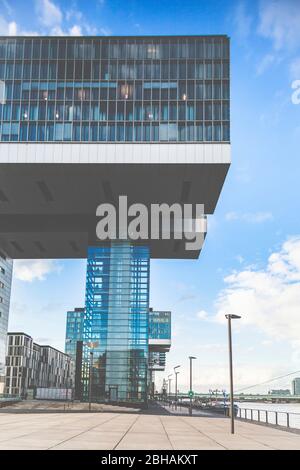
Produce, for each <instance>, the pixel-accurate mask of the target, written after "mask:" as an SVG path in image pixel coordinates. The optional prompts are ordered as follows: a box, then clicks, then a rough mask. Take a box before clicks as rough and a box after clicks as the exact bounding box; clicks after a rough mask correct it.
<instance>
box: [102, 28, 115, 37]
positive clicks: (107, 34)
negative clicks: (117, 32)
mask: <svg viewBox="0 0 300 470" xmlns="http://www.w3.org/2000/svg"><path fill="white" fill-rule="evenodd" d="M100 33H101V34H103V36H111V34H112V33H111V30H110V29H109V28H100Z"/></svg>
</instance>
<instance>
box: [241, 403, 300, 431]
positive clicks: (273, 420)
mask: <svg viewBox="0 0 300 470" xmlns="http://www.w3.org/2000/svg"><path fill="white" fill-rule="evenodd" d="M237 417H238V418H240V419H245V420H247V421H254V422H257V423H262V424H270V425H273V426H282V427H286V428H290V429H299V431H300V413H294V412H290V411H275V410H263V409H259V408H239V409H238V415H237Z"/></svg>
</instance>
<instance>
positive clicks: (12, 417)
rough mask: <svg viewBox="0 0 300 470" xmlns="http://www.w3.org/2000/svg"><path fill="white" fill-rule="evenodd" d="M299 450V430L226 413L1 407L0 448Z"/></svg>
mask: <svg viewBox="0 0 300 470" xmlns="http://www.w3.org/2000/svg"><path fill="white" fill-rule="evenodd" d="M49 448H50V449H55V450H56V449H57V450H60V449H61V450H63V449H95V450H105V449H107V450H110V449H115V448H116V449H117V450H120V451H121V450H125V449H126V450H127V449H128V450H135V449H143V450H150V449H161V450H171V449H195V450H197V449H199V450H200V449H218V450H222V449H236V450H237V449H260V450H268V449H297V450H299V449H300V435H299V434H294V433H289V432H285V431H282V430H278V429H274V428H269V427H266V426H259V425H256V424H253V423H246V422H242V421H237V422H236V434H235V435H234V436H232V435H231V434H230V422H229V420H228V419H226V418H222V417H220V418H215V417H214V419H210V418H209V417H198V416H197V417H196V416H193V417H188V416H176V415H165V414H164V415H160V414H157V415H153V414H149V415H148V414H141V413H140V414H137V413H133V414H131V413H119V412H117V413H112V412H109V413H82V414H78V413H66V414H62V413H53V414H52V413H51V414H45V413H41V414H36V413H34V414H30V413H26V414H22V415H20V414H18V415H16V414H13V413H5V414H1V412H0V449H1V450H3V449H10V450H12V449H20V450H21V449H49Z"/></svg>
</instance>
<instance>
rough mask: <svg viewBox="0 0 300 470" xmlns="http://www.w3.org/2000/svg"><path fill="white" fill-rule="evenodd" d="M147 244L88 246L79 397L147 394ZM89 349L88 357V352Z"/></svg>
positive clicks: (136, 398)
mask: <svg viewBox="0 0 300 470" xmlns="http://www.w3.org/2000/svg"><path fill="white" fill-rule="evenodd" d="M149 264H150V257H149V248H148V247H143V246H134V245H133V244H131V243H130V242H126V241H125V242H115V243H112V244H111V246H110V247H100V248H90V249H89V251H88V261H87V282H86V307H85V316H84V322H83V367H82V381H83V398H84V399H86V400H87V399H88V397H89V381H90V379H92V397H93V399H94V400H96V401H97V400H99V401H102V400H109V401H125V402H130V401H133V402H144V401H146V398H147V386H146V384H147V382H146V381H147V368H148V335H149V333H148V310H149ZM90 352H92V353H93V355H92V356H91V355H90Z"/></svg>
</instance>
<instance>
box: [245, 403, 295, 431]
mask: <svg viewBox="0 0 300 470" xmlns="http://www.w3.org/2000/svg"><path fill="white" fill-rule="evenodd" d="M237 405H238V407H239V409H240V410H239V416H240V413H241V416H242V418H244V417H245V412H246V411H245V410H246V409H247V410H248V411H247V418H248V419H251V412H250V410H251V409H252V410H253V411H252V414H253V420H258V415H259V414H260V421H262V422H266V413H265V411H268V422H269V423H270V424H276V411H277V419H278V424H279V425H281V426H286V425H287V413H289V421H290V427H291V428H297V429H300V403H251V402H247V403H240V402H238V403H237ZM258 410H259V411H258Z"/></svg>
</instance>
